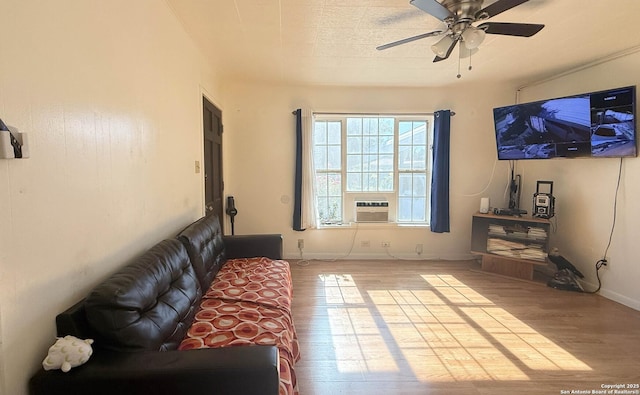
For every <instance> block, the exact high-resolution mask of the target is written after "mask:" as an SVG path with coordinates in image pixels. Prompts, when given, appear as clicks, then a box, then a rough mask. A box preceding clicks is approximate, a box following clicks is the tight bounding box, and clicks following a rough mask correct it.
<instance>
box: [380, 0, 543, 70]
mask: <svg viewBox="0 0 640 395" xmlns="http://www.w3.org/2000/svg"><path fill="white" fill-rule="evenodd" d="M483 1H484V0H442V3H439V2H437V1H436V0H410V1H409V3H411V5H413V6H415V7H417V8H419V9H421V10H422V11H425V12H427V13H429V14H430V15H432V16H434V17H436V18H438V19H439V20H441V21H443V22H444V23H445V24H446V25H447V28H446V29H445V30H434V31H432V32H428V33H424V34H419V35H417V36H413V37H408V38H405V39H402V40H398V41H394V42H392V43H389V44H385V45H381V46H379V47H376V49H377V50H383V49H387V48H391V47H395V46H397V45H401V44H406V43H409V42H412V41H416V40H420V39H423V38H427V37H433V36H439V35H442V34H444V35H445V36H444V37H443V38H442V39H441V40H440V41H438V42H437V43H436V44H434V45H432V46H431V50H432V51H433V52H434V53H435V54H436V57H435V59H433V61H434V62H440V61H442V60H445V59H447V58H448V57H449V55H451V52H452V51H453V48H454V47H455V46H456V44H457V43H458V41H460V42H461V44H460V45H461V46H464V47H466V49H468V50H469V51H471V50H475V49H477V48H478V46H479V45H480V44H481V43H482V41H483V40H484V37H485V34H501V35H506V36H518V37H531V36H533V35H534V34H536V33H538V32H539V31H540V30H542V28H543V27H544V25H539V24H531V23H504V22H484V23H481V24H480V25H478V26H477V27H476V26H473V23H475V22H479V21H484V20H487V19H489V18H492V17H494V16H496V15H498V14H500V13H503V12H505V11H507V10H510V9H511V8H514V7H516V6H518V5H520V4H522V3H526V2H527V1H528V0H497V1H496V2H494V3H492V4H491V5H489V6H487V7H485V8H482V3H483Z"/></svg>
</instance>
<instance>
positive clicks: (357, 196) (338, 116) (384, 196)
mask: <svg viewBox="0 0 640 395" xmlns="http://www.w3.org/2000/svg"><path fill="white" fill-rule="evenodd" d="M354 117H355V118H393V190H392V191H389V192H374V191H372V192H369V191H348V190H347V138H348V135H347V118H354ZM403 121H411V122H416V121H418V122H420V121H423V122H425V123H426V142H425V147H426V164H425V169H424V171H421V172H420V171H417V170H415V169H413V170H400V169H399V163H398V160H399V159H398V158H399V157H398V154H399V145H400V131H399V124H400V122H403ZM316 122H340V125H341V127H340V131H341V133H340V139H341V152H340V156H341V166H340V170H339V173H340V175H341V180H340V181H341V194H342V199H341V206H342V207H341V208H342V213H341V216H342V220H341V222H333V223H330V222H326V223H323V222H322V221H321V220H320V218H318V227H319V228H327V227H335V226H345V225H350V224H352V223H355V201H356V200H387V201H388V202H389V221H388V222H387V223H385V224H387V225H402V226H429V212H430V208H429V202H430V185H431V177H432V172H433V170H432V162H433V122H434V115H433V114H421V113H411V114H408V113H407V114H404V113H377V114H359V113H353V114H352V113H314V116H313V129H314V130H313V136H314V139H315V128H316ZM412 146H413V145H412ZM314 161H315V141H314ZM314 172H315V174H314V179H315V177H316V175H317V174H318V173H319V171H318V170H315V169H314ZM322 172H323V170H320V173H322ZM324 172H328V171H324ZM416 173H420V174H425V175H426V185H425V186H424V187H425V189H426V190H425V196H424V199H425V207H424V210H425V211H424V212H425V220H424V221H399V220H398V217H399V201H400V196H399V194H400V191H399V187H400V184H399V180H400V174H416ZM412 196H413V195H412ZM317 201H318V195H317V192H316V203H317ZM317 212H318V213H319V210H317ZM318 216H319V214H318Z"/></svg>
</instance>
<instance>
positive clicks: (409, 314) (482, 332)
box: [320, 274, 591, 381]
mask: <svg viewBox="0 0 640 395" xmlns="http://www.w3.org/2000/svg"><path fill="white" fill-rule="evenodd" d="M421 277H422V278H423V279H424V280H425V281H426V282H427V283H428V284H429V285H430V287H431V288H430V289H419V290H410V289H405V290H367V291H366V292H365V294H364V295H363V294H362V293H361V290H360V289H359V288H358V285H357V284H356V283H355V281H354V279H353V277H352V276H351V275H349V274H340V275H338V274H335V275H334V274H329V275H321V276H320V278H321V280H322V281H323V283H324V292H325V300H326V303H327V317H328V320H329V328H330V331H331V336H332V342H333V347H334V352H335V356H336V364H337V368H338V371H339V372H343V373H345V372H361V373H364V374H367V373H373V374H400V375H402V374H406V373H407V372H408V371H411V372H412V373H413V376H415V377H416V378H417V379H418V380H420V381H465V380H504V381H509V380H528V379H529V376H528V375H527V371H561V370H569V371H590V370H591V368H590V367H589V366H588V365H586V364H585V363H583V362H582V361H580V360H579V359H577V358H576V357H574V356H573V355H571V353H569V352H567V351H566V350H564V349H563V348H562V347H560V346H558V345H557V344H555V343H554V342H552V341H551V340H549V339H548V338H546V337H545V336H543V335H542V334H540V333H538V332H537V331H536V330H534V329H533V328H532V327H530V326H528V325H527V324H525V323H524V322H522V321H521V320H519V319H518V318H516V317H515V316H513V315H512V314H510V313H508V312H507V311H505V310H504V309H502V308H500V307H498V306H496V305H495V304H494V303H493V302H492V301H491V300H489V299H487V298H486V297H484V296H483V295H481V294H479V293H478V292H476V291H475V290H473V289H472V288H470V287H468V286H466V285H465V284H464V283H462V282H461V281H459V280H458V279H456V278H455V277H454V276H451V275H446V276H439V275H423V276H421ZM363 292H364V291H363ZM364 298H367V299H368V300H371V302H373V304H374V305H375V309H370V308H368V307H366V304H365V301H364V300H365V299H364ZM372 377H375V376H372Z"/></svg>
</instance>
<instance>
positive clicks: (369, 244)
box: [360, 240, 371, 248]
mask: <svg viewBox="0 0 640 395" xmlns="http://www.w3.org/2000/svg"><path fill="white" fill-rule="evenodd" d="M360 247H365V248H368V247H371V242H370V241H369V240H362V241H361V242H360Z"/></svg>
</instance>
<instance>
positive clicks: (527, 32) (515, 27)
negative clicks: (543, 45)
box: [478, 22, 544, 37]
mask: <svg viewBox="0 0 640 395" xmlns="http://www.w3.org/2000/svg"><path fill="white" fill-rule="evenodd" d="M543 27H544V25H537V24H533V23H502V22H485V23H483V24H481V25H479V26H478V28H479V29H482V30H484V31H485V33H487V34H502V35H505V36H519V37H531V36H533V35H534V34H536V33H538V32H539V31H540V30H542V28H543Z"/></svg>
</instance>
